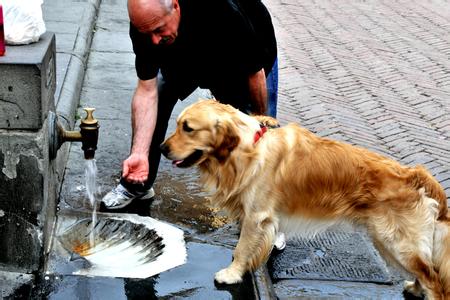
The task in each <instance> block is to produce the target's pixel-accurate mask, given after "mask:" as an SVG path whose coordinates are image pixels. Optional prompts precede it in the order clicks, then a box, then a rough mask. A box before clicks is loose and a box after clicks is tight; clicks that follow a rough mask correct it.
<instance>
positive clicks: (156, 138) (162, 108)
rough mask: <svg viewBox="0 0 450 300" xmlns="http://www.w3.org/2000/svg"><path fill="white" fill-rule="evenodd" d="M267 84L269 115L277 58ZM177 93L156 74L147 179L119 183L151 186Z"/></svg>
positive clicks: (273, 114)
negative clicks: (156, 114)
mask: <svg viewBox="0 0 450 300" xmlns="http://www.w3.org/2000/svg"><path fill="white" fill-rule="evenodd" d="M266 86H267V98H268V99H267V114H268V115H269V116H271V117H274V118H275V117H276V115H277V99H278V59H276V60H275V62H274V64H273V66H272V70H271V71H270V72H269V74H268V75H267V78H266ZM196 88H197V86H191V87H188V88H187V91H186V94H187V95H189V94H190V93H192V92H194V90H195V89H196ZM178 97H179V96H178V93H177V91H176V88H174V87H173V86H172V85H171V84H170V82H166V81H165V80H164V78H163V77H162V76H161V74H159V75H158V116H157V120H156V127H155V132H154V133H153V139H152V142H151V145H150V155H149V174H148V179H147V181H146V182H145V183H144V184H143V185H142V184H132V183H129V182H127V181H126V180H124V179H123V178H121V179H120V183H121V184H122V185H123V186H125V187H126V188H127V189H128V190H130V191H136V192H141V191H146V190H148V189H149V188H151V187H152V186H153V182H154V181H155V179H156V174H157V172H158V167H159V161H160V159H161V150H160V148H159V145H160V144H161V143H162V142H163V141H164V138H165V136H166V131H167V127H168V122H169V119H170V115H171V114H172V110H173V108H174V106H175V104H176V103H177V102H178Z"/></svg>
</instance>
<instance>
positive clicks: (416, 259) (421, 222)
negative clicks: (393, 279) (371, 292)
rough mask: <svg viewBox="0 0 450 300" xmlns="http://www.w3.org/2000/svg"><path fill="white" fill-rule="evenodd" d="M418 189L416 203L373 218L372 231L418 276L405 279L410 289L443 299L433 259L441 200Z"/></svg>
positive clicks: (398, 260)
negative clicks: (413, 280) (409, 207)
mask: <svg viewBox="0 0 450 300" xmlns="http://www.w3.org/2000/svg"><path fill="white" fill-rule="evenodd" d="M419 193H420V199H419V200H418V204H417V206H416V207H414V208H412V209H411V210H409V211H405V210H403V211H401V212H400V213H396V212H394V213H392V212H391V213H386V214H384V215H382V216H379V217H375V218H373V219H372V222H371V226H369V228H370V229H369V231H370V233H371V234H372V235H373V237H374V239H375V240H377V242H378V243H381V244H383V246H384V249H385V250H386V251H388V252H389V256H391V257H393V258H394V259H395V260H396V261H397V262H398V263H399V264H400V265H401V266H402V267H403V268H404V269H406V270H407V271H408V272H410V273H411V274H413V275H414V276H415V277H416V279H417V281H416V282H414V283H413V282H406V283H405V288H406V289H407V290H408V291H409V292H411V293H413V294H418V293H420V292H421V290H422V291H423V293H424V294H425V297H426V298H427V299H444V294H443V292H444V291H443V287H442V284H441V281H440V278H439V274H438V272H437V271H436V269H435V267H434V263H433V247H434V232H435V225H436V219H437V216H438V204H437V202H436V201H435V200H433V199H431V198H428V197H426V196H425V195H424V193H423V191H419Z"/></svg>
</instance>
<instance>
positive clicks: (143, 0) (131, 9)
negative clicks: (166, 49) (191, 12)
mask: <svg viewBox="0 0 450 300" xmlns="http://www.w3.org/2000/svg"><path fill="white" fill-rule="evenodd" d="M128 14H129V16H130V21H131V23H132V24H133V25H134V26H135V27H136V28H137V29H138V30H139V31H140V32H142V33H145V34H148V35H149V36H150V37H151V38H152V42H153V43H154V44H171V43H173V42H174V41H175V39H176V37H177V34H178V33H177V32H178V25H179V22H180V6H179V4H178V0H128Z"/></svg>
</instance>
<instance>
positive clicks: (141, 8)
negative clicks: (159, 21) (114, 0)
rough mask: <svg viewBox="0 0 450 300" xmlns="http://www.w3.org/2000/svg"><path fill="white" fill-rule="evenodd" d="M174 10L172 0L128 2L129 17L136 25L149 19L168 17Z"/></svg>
mask: <svg viewBox="0 0 450 300" xmlns="http://www.w3.org/2000/svg"><path fill="white" fill-rule="evenodd" d="M172 9H173V1H172V0H128V15H129V16H130V20H131V23H133V24H134V25H138V24H139V23H141V22H142V21H143V20H145V19H148V18H153V17H162V16H164V15H167V14H169V13H170V12H171V11H172Z"/></svg>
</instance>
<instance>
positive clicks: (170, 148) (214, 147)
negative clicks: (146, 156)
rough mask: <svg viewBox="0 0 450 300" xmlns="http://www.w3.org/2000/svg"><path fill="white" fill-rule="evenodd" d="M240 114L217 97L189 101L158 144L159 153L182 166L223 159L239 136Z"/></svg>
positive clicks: (235, 143) (241, 123) (234, 145)
mask: <svg viewBox="0 0 450 300" xmlns="http://www.w3.org/2000/svg"><path fill="white" fill-rule="evenodd" d="M240 114H242V113H240V112H239V111H238V110H236V109H235V108H233V107H232V106H230V105H224V104H221V103H219V102H218V101H216V100H200V101H199V102H196V103H194V104H192V105H191V106H189V107H187V108H186V109H185V110H184V111H183V112H182V113H181V114H180V115H179V116H178V118H177V128H176V131H175V132H174V133H173V134H172V135H170V137H168V138H167V139H166V140H165V141H164V142H163V143H162V144H161V151H162V154H163V155H164V156H166V157H167V158H168V159H170V160H172V161H173V163H174V164H175V165H176V166H178V167H181V168H187V167H190V166H197V165H201V164H202V163H204V162H206V161H208V160H212V159H214V160H216V161H218V162H220V163H222V162H224V161H225V160H226V159H227V158H228V156H229V155H230V153H231V152H232V151H233V150H234V149H235V148H236V147H237V146H238V145H239V142H240V140H241V138H240V136H239V132H238V128H237V126H240V125H243V122H242V120H241V118H240V117H238V115H240Z"/></svg>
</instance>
